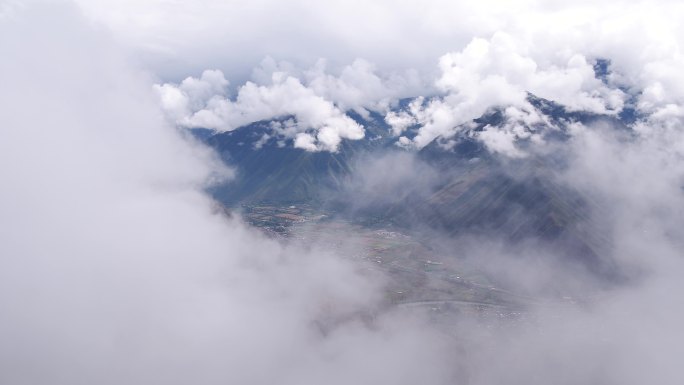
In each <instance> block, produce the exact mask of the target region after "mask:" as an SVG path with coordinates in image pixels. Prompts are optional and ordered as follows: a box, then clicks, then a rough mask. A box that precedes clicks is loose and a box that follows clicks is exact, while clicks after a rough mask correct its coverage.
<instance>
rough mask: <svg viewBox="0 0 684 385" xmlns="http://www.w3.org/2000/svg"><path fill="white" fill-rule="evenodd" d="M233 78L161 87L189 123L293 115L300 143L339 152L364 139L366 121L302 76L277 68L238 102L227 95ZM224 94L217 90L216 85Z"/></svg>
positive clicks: (225, 127)
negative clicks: (351, 115)
mask: <svg viewBox="0 0 684 385" xmlns="http://www.w3.org/2000/svg"><path fill="white" fill-rule="evenodd" d="M225 85H227V82H226V81H225V79H224V78H223V74H222V73H221V72H220V71H205V72H204V73H203V74H202V77H201V78H200V79H195V78H192V77H190V78H187V79H185V80H184V81H183V82H182V83H181V84H180V85H177V86H176V85H173V84H168V83H167V84H163V85H158V86H156V87H155V88H156V89H157V91H158V93H159V94H160V97H161V100H162V105H163V107H164V108H165V110H166V111H167V113H168V115H169V116H170V117H172V118H173V119H174V120H175V122H176V123H177V124H179V125H181V126H184V127H202V128H210V129H214V130H218V131H231V130H234V129H236V128H238V127H241V126H244V125H247V124H249V123H253V122H257V121H261V120H271V119H279V118H289V117H292V118H293V119H294V121H295V127H296V128H297V129H296V132H290V133H291V134H292V135H294V138H295V141H294V145H295V147H297V148H302V149H305V150H307V151H320V150H325V151H333V152H334V151H337V147H338V146H339V144H340V142H341V141H342V139H351V140H358V139H361V138H363V137H364V130H363V127H362V126H361V125H359V124H358V123H356V122H355V121H354V120H352V119H351V118H349V117H348V116H346V115H345V114H344V112H342V111H341V110H340V109H339V108H338V107H336V106H335V105H334V104H333V103H331V102H330V101H328V100H326V99H324V98H322V97H321V96H318V95H317V94H316V93H315V92H314V91H313V90H312V89H310V88H308V87H305V86H304V85H303V84H302V83H301V82H300V81H299V79H297V78H294V77H292V76H289V75H287V74H285V73H282V72H274V73H273V74H272V76H271V84H269V85H257V84H256V83H252V82H247V83H246V84H244V85H243V86H241V87H240V88H239V90H238V93H237V96H236V98H235V100H231V99H228V98H226V97H225V92H224V87H225ZM212 88H213V89H218V90H219V91H220V92H218V93H212V92H211V89H212Z"/></svg>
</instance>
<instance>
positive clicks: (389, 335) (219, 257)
mask: <svg viewBox="0 0 684 385" xmlns="http://www.w3.org/2000/svg"><path fill="white" fill-rule="evenodd" d="M24 8H25V9H24ZM428 8H429V7H428ZM649 15H650V14H648V13H645V14H644V15H643V16H644V20H647V21H648V20H650V21H652V19H651V18H650V16H649ZM437 19H439V18H437ZM440 20H443V19H440ZM553 20H557V19H553ZM143 24H144V23H143ZM628 24H629V23H628ZM148 25H154V20H152V21H149V20H148ZM540 25H541V26H542V27H546V25H544V24H543V23H540ZM618 27H620V25H617V26H616V28H615V29H614V30H606V33H605V34H597V35H596V36H600V38H597V39H595V41H594V42H592V44H589V45H587V42H588V41H589V40H587V38H586V36H591V35H586V36H585V35H581V36H580V37H577V39H571V38H570V37H573V36H574V35H572V36H570V37H568V36H567V35H563V36H560V37H558V39H556V40H555V41H556V42H564V43H563V44H564V45H565V46H567V47H569V48H568V50H556V49H551V48H548V47H549V46H551V45H553V44H550V43H547V44H541V43H540V44H532V43H530V41H532V42H534V41H535V40H534V37H535V36H536V38H537V39H538V38H539V36H542V35H534V34H532V36H533V38H532V40H526V39H523V38H521V37H520V35H518V34H516V33H512V32H511V33H510V34H509V33H506V34H504V33H503V32H502V33H499V34H490V35H489V37H485V38H476V39H474V40H472V39H467V41H471V40H472V41H471V42H470V43H469V44H467V45H465V46H464V47H462V49H458V48H455V49H454V50H453V51H454V52H455V53H451V54H447V55H445V56H444V57H443V59H442V60H441V61H440V69H441V71H442V74H441V76H438V80H437V82H436V85H435V89H436V90H438V91H439V92H440V93H439V94H438V95H437V97H435V98H432V99H428V98H426V99H423V100H421V101H420V102H418V103H415V104H413V105H412V106H410V107H409V109H408V111H409V113H407V114H406V115H397V116H393V117H392V118H391V119H390V120H392V119H394V120H393V121H395V122H397V123H398V124H399V123H400V124H399V125H398V126H395V129H394V131H395V134H396V135H397V136H400V135H401V134H402V133H403V132H404V128H406V127H409V126H410V125H412V124H416V123H414V122H418V123H417V124H419V125H420V131H419V135H418V136H416V137H415V138H414V139H408V138H407V139H406V141H405V142H406V143H405V144H406V145H407V146H415V147H419V146H422V145H424V144H425V142H426V141H429V139H430V138H431V137H432V138H434V137H436V136H437V135H442V136H449V135H451V134H453V133H454V127H456V125H457V124H460V123H462V122H463V121H464V120H468V119H471V118H472V117H473V116H476V115H477V114H478V113H480V112H482V111H484V110H485V109H486V108H488V106H489V105H494V104H502V103H505V104H508V105H510V108H509V109H508V110H506V116H507V117H508V118H509V120H510V121H511V122H513V123H514V122H518V121H520V122H523V123H525V122H527V123H529V122H536V121H537V120H539V119H543V117H540V116H536V115H534V111H533V109H531V108H530V106H529V105H528V104H527V102H526V101H525V99H524V97H525V95H524V91H534V92H537V93H539V94H540V96H544V97H548V98H552V99H554V100H558V101H560V102H563V103H565V104H567V105H568V107H570V108H577V109H588V110H591V111H599V112H602V113H605V114H615V113H617V112H618V110H619V109H620V108H622V106H623V105H625V104H627V103H631V104H633V105H634V107H635V108H636V109H638V111H639V112H640V113H642V114H643V116H641V117H640V118H639V119H637V121H636V122H635V123H634V125H633V127H631V128H630V129H629V130H622V131H620V130H615V129H614V127H603V126H600V125H596V126H583V125H580V124H576V125H572V126H570V127H569V129H570V134H571V135H570V139H569V140H568V148H567V153H568V154H569V155H568V156H567V159H565V160H566V161H567V167H566V168H564V169H563V170H562V172H559V173H558V175H557V177H558V178H559V180H560V181H562V182H564V183H569V184H571V185H572V186H574V187H575V188H577V189H579V190H581V191H582V192H584V193H586V194H587V196H590V197H592V198H593V199H595V200H596V201H597V202H598V203H599V204H600V205H601V206H602V207H603V208H604V210H603V211H602V212H601V213H600V214H601V215H602V216H603V217H602V218H601V219H602V220H603V223H606V226H607V229H606V233H608V236H609V237H610V241H611V242H610V243H611V245H612V250H611V252H610V257H611V258H613V259H614V260H615V263H616V264H617V265H619V267H620V268H622V269H624V270H625V271H627V272H629V274H628V276H629V280H627V281H626V282H625V283H623V284H622V285H620V286H618V287H613V288H611V289H609V290H599V289H596V287H600V286H601V285H598V284H597V283H596V282H595V281H594V279H595V278H591V277H585V276H583V275H581V274H578V273H577V272H574V271H573V272H570V273H568V272H567V271H565V270H563V269H562V268H559V267H558V266H555V265H554V264H553V263H552V262H548V260H549V259H548V258H543V257H545V256H544V255H543V254H544V253H550V252H553V251H547V250H538V249H534V248H529V249H526V250H522V251H521V250H506V249H503V248H497V245H496V243H495V242H493V241H492V240H481V239H478V240H477V241H478V242H472V240H463V241H462V243H459V242H458V241H461V240H453V239H448V240H446V241H448V242H454V241H456V243H455V244H456V246H457V247H454V250H456V253H457V254H458V256H459V257H462V258H463V259H464V260H473V261H476V262H479V263H480V264H481V265H482V266H483V268H485V269H487V271H486V272H487V273H488V274H490V275H491V276H492V277H496V278H498V279H500V280H501V281H506V282H509V286H510V287H511V290H514V289H516V288H519V289H521V291H522V289H524V291H525V292H526V293H535V294H539V297H540V298H548V296H545V295H546V294H547V293H546V291H548V290H550V288H551V289H553V288H557V286H561V285H562V284H563V283H566V282H567V283H569V284H570V283H572V284H573V285H574V287H578V288H579V289H577V292H579V293H580V295H581V298H579V299H580V301H579V304H575V305H568V304H567V303H565V304H559V303H556V302H549V301H547V302H544V301H539V303H534V304H532V305H530V307H529V308H528V309H525V310H526V316H525V318H524V322H523V321H521V322H510V323H509V322H507V321H506V320H502V321H501V322H498V323H495V324H494V325H493V326H492V325H491V324H488V323H483V322H478V320H477V317H469V316H468V315H467V314H462V315H460V316H456V317H454V318H452V319H447V320H446V321H444V320H443V321H442V323H441V324H440V325H437V324H435V323H429V322H427V321H425V319H424V318H423V317H420V316H415V317H413V316H411V315H410V314H413V313H409V314H406V313H402V312H401V311H400V310H386V311H381V310H380V306H379V305H380V304H381V303H382V298H381V294H380V293H381V292H382V291H381V289H380V287H381V286H382V283H383V280H382V277H381V276H377V275H372V276H369V275H368V273H367V270H363V271H362V270H360V269H359V265H357V264H354V263H351V262H349V261H348V260H347V259H344V258H340V256H338V255H335V254H334V253H333V252H332V251H330V250H326V249H325V248H323V247H298V246H293V245H290V246H287V245H283V244H281V243H278V242H275V241H273V240H269V239H266V238H264V237H263V236H261V235H259V233H258V232H256V231H254V230H253V229H250V228H248V227H247V226H245V225H244V224H243V223H242V222H240V221H239V219H229V218H226V216H224V215H221V214H217V213H216V211H217V210H216V209H215V207H214V206H213V204H212V202H211V200H210V199H209V198H208V197H207V196H206V195H205V194H204V193H203V192H202V190H203V189H204V188H205V187H206V186H207V184H209V183H211V182H212V181H214V180H216V179H220V178H229V177H230V175H231V172H230V170H227V169H225V167H224V166H222V165H220V164H219V162H217V161H216V159H215V158H214V155H213V154H212V153H210V152H208V151H207V150H206V149H204V148H203V147H201V146H199V145H198V144H196V143H193V142H192V141H190V140H188V139H186V138H185V137H184V135H183V134H182V132H183V131H179V130H177V127H174V126H173V124H169V117H170V118H171V120H172V122H174V123H179V124H180V125H181V126H182V125H188V126H193V125H200V124H199V123H198V122H201V125H205V126H210V125H211V124H213V125H214V126H213V127H214V128H217V129H231V128H235V127H236V126H237V125H240V124H243V123H244V122H248V121H251V120H258V119H270V118H273V117H284V118H287V119H292V120H291V121H290V123H285V122H284V123H283V126H282V127H280V128H279V129H280V130H282V131H283V134H282V135H291V136H290V137H291V138H294V140H295V145H297V143H299V146H300V147H303V148H306V149H310V150H314V149H315V150H334V149H335V148H336V146H337V144H338V143H339V141H340V140H341V139H342V138H348V139H354V138H360V137H362V136H363V130H362V129H361V128H360V127H359V126H356V125H355V124H356V123H354V124H352V123H353V122H351V121H350V120H348V119H349V118H348V117H346V116H345V111H346V109H359V110H360V109H361V108H364V109H373V108H378V109H380V108H383V107H382V106H383V105H388V104H385V102H380V101H381V100H382V99H384V98H389V99H392V98H393V97H394V98H396V97H400V96H401V92H399V91H395V90H398V89H399V90H403V89H404V88H402V87H396V88H395V86H394V85H393V84H394V83H393V81H394V80H392V79H396V78H393V77H391V76H381V75H379V74H378V73H377V71H374V70H373V69H372V66H371V65H370V64H368V63H366V62H356V63H355V64H352V65H351V66H350V67H349V69H348V70H347V69H345V70H343V71H342V72H341V73H340V74H337V75H334V76H329V74H328V73H327V71H326V70H324V69H322V68H323V67H320V66H319V67H315V68H314V69H311V70H309V71H299V72H298V71H295V70H290V69H287V68H280V67H279V66H281V65H280V64H273V63H271V64H268V63H266V64H265V65H264V68H263V69H262V70H258V71H255V74H254V79H253V81H252V82H251V83H246V84H245V85H243V86H241V87H238V88H237V89H236V90H237V93H236V95H231V93H230V92H229V90H228V82H227V81H226V79H225V77H224V75H223V74H222V73H221V72H219V71H207V72H204V73H203V74H202V75H201V76H200V77H199V78H188V79H186V80H185V81H183V82H181V83H179V84H171V83H169V84H164V85H161V86H158V87H156V89H157V93H156V94H155V92H154V90H153V86H152V84H153V81H152V80H151V79H149V78H148V77H146V76H144V75H143V74H141V73H139V72H138V71H137V70H136V69H135V68H134V67H132V66H131V64H130V60H129V59H130V58H128V57H127V56H126V55H125V54H124V53H122V52H121V51H120V50H119V49H117V47H116V45H115V44H114V43H113V42H112V41H110V38H109V37H108V36H107V34H106V33H105V32H103V31H101V30H98V29H97V28H96V27H94V26H93V25H91V24H89V23H88V22H86V21H84V20H82V19H81V18H80V17H79V16H78V15H77V12H76V11H75V10H73V9H70V8H69V7H66V8H65V7H63V6H41V7H37V8H34V7H24V6H21V7H15V6H11V7H7V8H3V7H0V56H1V57H2V58H3V60H0V84H1V85H2V86H1V87H0V122H2V128H0V177H1V178H2V188H1V189H0V230H1V231H0V341H1V343H0V383H3V384H5V383H7V384H64V385H67V384H68V385H72V384H189V383H193V384H226V383H240V384H242V383H244V384H274V383H278V384H322V383H324V384H349V383H355V384H417V383H425V384H452V383H463V384H470V385H472V384H482V385H492V384H501V383H507V384H577V383H581V384H584V383H590V384H591V383H601V384H615V385H618V384H619V385H632V384H633V385H637V384H644V383H658V384H673V385H677V384H681V383H682V375H681V357H683V356H684V334H683V333H682V332H681V325H682V324H683V323H684V307H683V306H682V303H681V300H680V299H679V294H680V293H681V292H682V290H684V287H683V286H684V285H683V284H682V281H681V276H682V274H683V273H684V263H683V260H682V258H683V251H682V250H684V245H683V244H682V239H684V233H683V229H684V227H683V226H682V223H683V221H684V197H683V194H682V186H683V185H684V163H683V162H682V158H683V157H684V131H683V130H682V123H683V122H682V119H683V116H684V115H683V114H682V105H684V93H683V91H682V90H684V87H679V86H678V85H680V84H681V79H682V77H681V72H680V71H679V68H681V63H682V55H681V52H680V50H679V45H678V42H680V40H677V38H676V37H675V39H674V40H672V39H669V40H668V39H662V38H663V37H668V36H670V35H668V34H664V35H663V34H660V35H658V34H656V35H653V36H648V34H646V35H647V36H641V35H638V34H631V35H629V36H631V37H633V39H631V40H621V39H622V38H621V39H617V40H615V38H616V36H617V37H620V36H622V35H621V33H622V32H624V31H633V29H631V27H626V29H624V28H622V29H621V28H618ZM663 28H665V27H663ZM513 29H515V28H513ZM592 31H593V30H590V31H589V32H592ZM611 31H617V32H614V33H611ZM350 33H352V32H350ZM674 36H677V35H674ZM575 37H576V36H575ZM611 42H615V43H614V44H615V45H611V44H612V43H611ZM627 43H629V44H632V43H634V44H635V45H636V46H638V47H640V48H642V50H641V51H639V52H642V53H643V54H638V55H634V54H633V52H634V49H632V50H631V51H629V52H628V53H625V52H626V51H624V50H625V47H626V46H627ZM558 44H560V43H558ZM581 48H582V49H581ZM584 48H586V49H584ZM598 57H605V58H610V59H611V60H612V67H611V69H612V72H611V75H610V76H608V77H607V78H606V79H605V80H597V79H596V78H595V77H594V76H593V73H590V72H589V70H590V67H592V66H593V60H594V59H595V58H598ZM501 61H507V62H508V64H509V65H507V66H501V65H499V63H500V62H501ZM272 64H273V65H272ZM269 66H271V67H269ZM274 66H275V67H278V68H276V69H273V67H274ZM321 66H322V65H321ZM307 73H308V75H307ZM374 73H375V75H372V74H374ZM307 76H309V77H307ZM374 76H375V77H374ZM376 77H377V78H378V79H380V81H379V82H378V81H377V80H376ZM402 77H407V78H410V76H408V75H407V76H404V75H402ZM362 86H363V87H362ZM364 87H365V88H364ZM374 90H376V91H374ZM388 90H389V91H388ZM402 92H403V91H402ZM159 95H161V96H162V101H163V104H164V107H165V111H164V112H163V111H161V110H160V109H159V107H158V97H159ZM369 95H371V96H369ZM425 100H427V102H425V103H423V101H425ZM374 106H376V107H374ZM377 106H380V107H377ZM169 111H170V112H171V114H172V115H169ZM203 111H204V112H203ZM186 119H198V120H197V121H193V122H191V123H190V121H188V120H186ZM402 125H403V126H402ZM402 127H404V128H402ZM519 128H520V126H519V125H515V124H511V125H504V128H503V129H502V130H503V131H496V128H494V127H491V128H488V129H487V130H485V133H484V138H482V139H483V140H484V141H485V142H486V144H487V146H488V147H489V148H490V149H492V150H493V152H497V153H500V154H504V155H509V156H512V157H518V158H521V157H524V156H525V154H524V153H523V152H522V151H521V150H520V149H519V148H517V147H516V146H515V140H516V137H517V136H522V135H533V134H530V133H528V132H526V131H525V132H523V131H520V130H519ZM490 130H491V131H490ZM540 143H541V142H540ZM369 164H370V165H371V166H372V167H369V169H367V170H364V172H363V173H361V174H360V175H359V178H358V181H359V182H358V183H359V185H358V186H352V187H353V189H352V190H354V191H357V194H360V196H366V197H369V199H379V198H378V197H377V192H378V190H380V192H381V193H386V194H384V195H389V196H390V197H397V199H399V198H401V194H400V193H397V192H396V191H392V190H391V189H402V188H404V186H407V185H409V186H412V183H413V184H419V183H425V184H431V183H435V182H434V179H436V178H438V176H434V174H433V173H432V171H426V169H425V168H424V165H423V164H422V163H417V162H414V161H413V160H412V159H411V158H409V157H407V156H406V157H405V156H403V155H402V156H400V157H397V158H392V157H388V158H383V159H380V160H379V161H378V162H375V163H371V162H369ZM396 165H404V169H405V170H408V171H407V172H405V173H403V174H402V173H396V174H392V175H384V179H382V181H383V185H382V186H379V185H377V181H378V180H379V179H378V178H376V177H375V176H374V173H377V174H382V173H383V172H384V171H385V170H386V169H387V168H391V167H395V166H396ZM415 173H421V174H423V175H422V178H415V177H414V175H413V174H415ZM374 183H375V185H374ZM387 186H389V188H390V191H385V190H382V189H383V188H388V187H387ZM412 187H415V186H412ZM421 192H422V191H421ZM340 238H341V239H342V238H344V234H340ZM466 241H470V242H466ZM516 253H518V254H519V255H518V254H516ZM459 261H460V260H459ZM414 315H415V314H414Z"/></svg>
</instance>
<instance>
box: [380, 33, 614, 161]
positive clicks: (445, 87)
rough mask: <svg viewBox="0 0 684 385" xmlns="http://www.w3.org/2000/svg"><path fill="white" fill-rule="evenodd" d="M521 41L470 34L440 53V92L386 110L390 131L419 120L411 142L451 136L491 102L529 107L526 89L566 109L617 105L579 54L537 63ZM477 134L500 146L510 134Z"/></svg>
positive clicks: (610, 109)
mask: <svg viewBox="0 0 684 385" xmlns="http://www.w3.org/2000/svg"><path fill="white" fill-rule="evenodd" d="M526 44H529V42H526V41H521V40H519V39H515V38H513V37H512V36H511V35H509V34H506V33H503V32H497V33H496V34H495V35H494V36H493V37H492V38H491V39H489V40H486V39H481V38H475V39H473V40H472V41H471V42H470V44H468V45H467V46H466V47H465V48H464V49H463V50H462V51H459V52H454V53H449V54H446V55H444V56H442V57H441V58H440V60H439V68H440V70H441V76H440V77H439V78H438V79H437V80H436V87H437V88H438V89H439V90H440V91H441V92H443V93H444V94H445V96H443V97H439V98H434V99H432V100H431V101H430V102H429V103H427V104H426V105H425V106H423V107H421V108H415V106H411V108H409V110H408V111H405V112H402V113H399V114H390V115H388V117H387V119H386V120H387V122H388V123H389V124H390V125H392V126H393V129H394V131H395V133H397V132H401V131H403V129H404V128H405V127H406V124H407V122H410V123H411V124H418V125H420V126H421V127H420V130H419V133H418V135H417V136H416V137H415V138H414V143H415V145H416V146H417V147H419V148H421V147H423V146H425V145H427V144H428V143H430V142H431V141H432V140H433V139H435V138H436V137H438V136H443V137H446V138H448V137H451V136H453V135H454V134H455V133H456V130H457V128H458V126H460V125H462V124H464V123H467V122H469V121H471V120H472V119H475V118H477V117H479V116H481V115H482V114H483V113H484V112H486V111H487V110H488V109H490V108H492V107H507V106H513V107H517V108H524V109H527V110H531V109H532V107H531V106H530V105H529V103H527V100H526V97H527V92H531V93H533V94H534V95H536V96H539V97H542V98H546V99H550V100H553V101H556V102H558V103H561V104H563V105H564V106H566V107H568V108H570V109H571V110H582V111H589V112H595V113H601V114H615V113H617V112H619V111H620V110H621V109H622V107H623V105H624V101H625V98H626V94H625V93H624V92H623V91H621V90H620V89H618V88H616V87H610V86H608V85H607V84H605V83H604V82H602V81H601V80H600V79H597V78H596V76H595V74H594V69H593V63H591V62H590V61H589V59H587V58H586V57H585V56H584V55H582V54H581V53H572V52H550V53H548V57H551V58H554V59H555V62H547V63H543V64H542V62H541V61H540V62H538V61H536V60H534V59H533V58H532V57H531V56H530V54H529V53H528V51H529V50H530V47H528V46H526ZM492 130H494V128H492ZM482 138H483V139H485V140H486V139H487V138H491V139H492V140H494V141H496V143H494V142H491V144H492V145H494V146H497V147H500V146H501V145H502V144H503V143H508V142H509V140H504V138H509V139H510V138H511V137H510V135H509V134H506V133H503V132H502V133H494V132H493V131H488V132H487V133H485V134H484V135H483V136H482ZM507 146H508V144H507Z"/></svg>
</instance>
